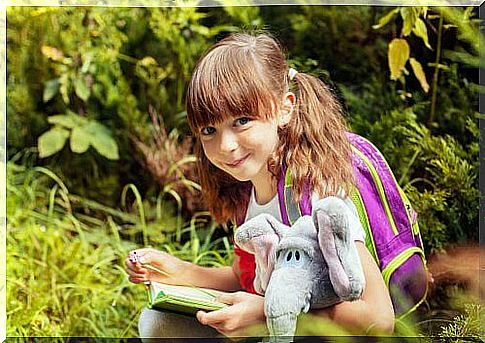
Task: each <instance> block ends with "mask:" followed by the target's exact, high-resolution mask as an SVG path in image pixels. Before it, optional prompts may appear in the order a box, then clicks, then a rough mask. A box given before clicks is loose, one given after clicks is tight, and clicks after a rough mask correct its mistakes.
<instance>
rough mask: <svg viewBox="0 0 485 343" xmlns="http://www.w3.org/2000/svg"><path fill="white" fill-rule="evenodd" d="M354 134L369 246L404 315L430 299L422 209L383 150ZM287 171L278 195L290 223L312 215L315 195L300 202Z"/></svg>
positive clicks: (359, 201)
mask: <svg viewBox="0 0 485 343" xmlns="http://www.w3.org/2000/svg"><path fill="white" fill-rule="evenodd" d="M348 138H349V140H350V143H351V145H352V151H353V156H352V159H353V165H354V170H355V175H356V181H357V185H356V186H357V187H355V188H354V190H353V192H352V194H351V198H352V201H353V203H354V205H355V207H356V208H357V211H358V213H359V218H360V222H361V223H362V226H363V227H364V230H365V231H366V241H365V244H366V247H367V249H368V250H369V251H370V253H371V255H372V256H373V257H374V259H375V261H376V262H377V264H378V266H379V268H380V270H381V272H382V276H383V278H384V282H385V283H386V285H387V287H388V288H389V292H390V294H391V299H392V303H393V306H394V311H395V314H396V316H398V317H402V316H404V315H406V314H408V313H410V312H412V311H413V310H414V309H416V307H417V306H418V305H419V304H420V303H421V302H423V301H424V299H425V298H426V293H427V290H428V270H427V268H426V259H425V256H424V250H423V243H422V240H421V234H420V232H419V226H418V222H417V215H416V212H414V210H413V209H412V207H411V204H410V203H409V200H408V198H407V197H406V195H405V194H404V192H403V191H402V189H401V187H399V185H398V183H397V182H396V179H395V178H394V175H393V174H392V172H391V169H390V168H389V166H388V164H387V162H386V161H385V159H384V158H383V157H382V155H381V153H380V152H379V150H377V148H376V147H375V146H374V145H372V143H370V142H369V141H368V140H366V139H365V138H363V137H360V136H358V135H356V134H353V133H348ZM284 175H285V177H284V178H280V180H279V182H278V198H279V201H280V209H281V215H282V218H283V223H284V224H286V225H290V224H293V223H294V222H295V221H296V220H297V219H298V218H299V217H300V216H302V215H311V210H312V209H311V196H310V192H309V191H307V192H305V193H304V194H303V197H302V200H301V202H300V203H299V204H295V202H293V200H292V199H293V197H292V193H291V184H292V183H291V182H292V178H291V174H290V173H289V171H288V170H287V171H286V172H284Z"/></svg>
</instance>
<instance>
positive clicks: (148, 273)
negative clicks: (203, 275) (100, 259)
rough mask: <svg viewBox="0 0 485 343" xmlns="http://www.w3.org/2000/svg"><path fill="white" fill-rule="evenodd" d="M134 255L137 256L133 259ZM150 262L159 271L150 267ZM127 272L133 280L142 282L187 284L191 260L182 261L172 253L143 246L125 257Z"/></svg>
mask: <svg viewBox="0 0 485 343" xmlns="http://www.w3.org/2000/svg"><path fill="white" fill-rule="evenodd" d="M133 256H135V257H136V258H135V259H133ZM144 264H149V265H150V266H153V267H155V268H156V269H158V270H159V271H160V272H159V271H156V270H154V269H150V267H149V266H144ZM125 266H126V272H127V273H128V275H129V279H130V281H131V282H134V283H140V282H145V281H156V282H160V283H166V284H171V285H183V284H187V283H188V282H189V280H187V278H188V275H190V268H191V267H192V266H193V265H192V264H191V263H189V262H185V261H182V260H181V259H178V258H176V257H174V256H172V255H170V254H167V253H165V252H162V251H159V250H155V249H152V248H143V249H136V250H132V251H130V253H129V255H128V256H127V257H126V259H125Z"/></svg>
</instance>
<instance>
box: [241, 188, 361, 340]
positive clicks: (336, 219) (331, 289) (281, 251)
mask: <svg viewBox="0 0 485 343" xmlns="http://www.w3.org/2000/svg"><path fill="white" fill-rule="evenodd" d="M350 215H352V213H351V212H350V208H349V207H348V206H347V205H346V204H345V202H344V201H343V200H342V199H340V198H337V197H327V198H324V199H321V200H319V201H318V202H317V203H316V204H315V206H314V208H313V210H312V216H302V217H300V218H299V219H298V220H297V221H296V222H295V223H294V224H293V226H292V227H289V226H286V225H284V224H282V223H280V222H279V221H277V220H276V219H275V218H274V217H272V216H271V215H268V214H260V215H258V216H256V217H254V218H252V219H250V220H248V221H247V222H246V223H244V224H243V225H241V226H240V227H239V228H238V229H237V231H236V235H235V241H236V243H237V244H238V245H239V246H240V247H241V248H242V249H244V250H245V251H247V252H249V253H252V254H254V255H255V261H256V276H255V279H254V288H255V290H256V291H257V292H258V293H260V294H264V296H265V301H264V312H265V315H266V319H267V326H268V330H269V333H270V336H271V338H272V340H273V341H274V340H276V341H278V337H280V338H281V339H280V341H281V340H283V341H292V340H293V336H294V333H295V330H296V323H297V317H298V315H299V314H300V313H301V312H302V311H303V312H307V311H308V310H309V309H310V308H312V309H317V308H324V307H328V306H331V305H334V304H336V303H338V302H341V301H343V300H347V301H352V300H355V299H358V298H359V297H360V296H361V295H362V292H363V289H364V286H365V278H364V273H363V270H362V265H361V263H360V259H359V255H358V253H357V248H356V246H355V243H354V241H353V240H352V239H351V235H350V228H349V219H348V218H349V216H350Z"/></svg>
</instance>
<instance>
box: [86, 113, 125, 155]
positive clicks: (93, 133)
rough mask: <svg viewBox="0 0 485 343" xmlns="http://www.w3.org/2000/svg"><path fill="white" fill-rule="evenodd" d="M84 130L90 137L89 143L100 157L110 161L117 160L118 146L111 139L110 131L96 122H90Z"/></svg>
mask: <svg viewBox="0 0 485 343" xmlns="http://www.w3.org/2000/svg"><path fill="white" fill-rule="evenodd" d="M84 129H85V130H86V131H87V132H88V133H89V135H90V143H91V145H92V146H93V147H94V149H96V151H97V152H98V153H99V154H100V155H101V156H104V157H106V158H107V159H110V160H117V159H119V154H118V144H116V141H115V140H114V139H113V137H111V133H110V131H109V130H108V129H107V128H106V127H105V126H103V125H101V124H100V123H98V122H95V121H91V122H90V123H89V124H88V125H86V126H85V127H84Z"/></svg>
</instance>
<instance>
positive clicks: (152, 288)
mask: <svg viewBox="0 0 485 343" xmlns="http://www.w3.org/2000/svg"><path fill="white" fill-rule="evenodd" d="M147 292H148V307H149V308H151V309H154V310H160V311H168V312H174V313H179V314H184V315H190V316H195V314H196V313H197V311H199V310H203V311H206V312H207V311H215V310H220V309H222V308H224V307H226V306H228V305H227V304H224V303H220V302H217V301H216V300H215V299H216V297H217V296H218V295H220V294H224V292H221V291H217V290H214V289H207V288H197V287H190V286H173V285H167V284H162V283H157V282H151V283H150V284H148V285H147Z"/></svg>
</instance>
